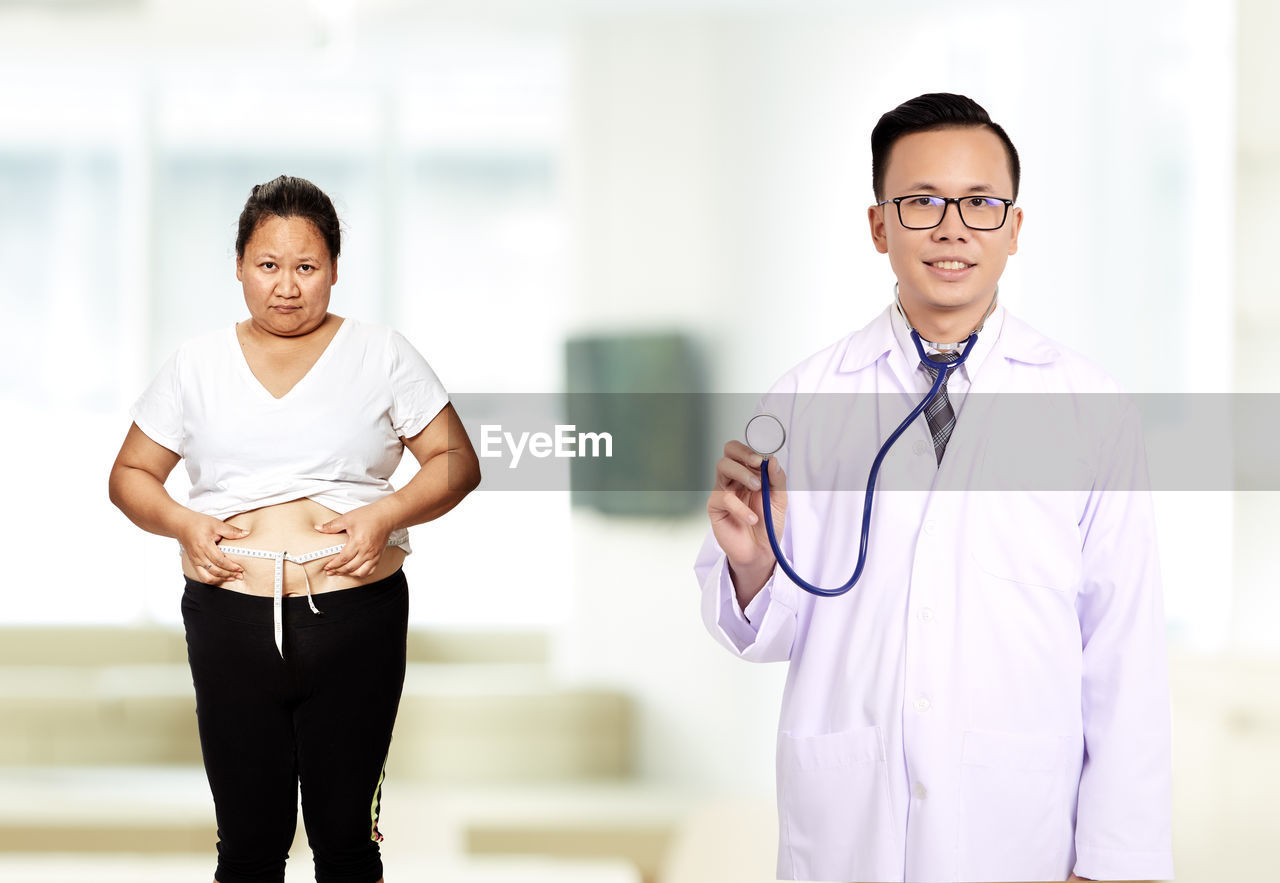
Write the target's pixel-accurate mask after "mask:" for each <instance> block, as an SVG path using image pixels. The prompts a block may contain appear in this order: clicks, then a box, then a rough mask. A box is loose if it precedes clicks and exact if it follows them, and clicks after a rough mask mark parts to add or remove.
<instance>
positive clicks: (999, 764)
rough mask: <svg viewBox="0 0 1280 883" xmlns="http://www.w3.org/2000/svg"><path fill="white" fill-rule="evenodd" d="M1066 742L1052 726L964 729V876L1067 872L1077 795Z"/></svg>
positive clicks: (1034, 876) (1054, 876)
mask: <svg viewBox="0 0 1280 883" xmlns="http://www.w3.org/2000/svg"><path fill="white" fill-rule="evenodd" d="M1067 750H1068V742H1067V740H1066V739H1065V738H1063V737H1061V736H1057V735H1054V734H1052V733H1002V732H988V731H982V730H968V731H966V732H965V734H964V742H963V747H962V750H961V760H960V763H961V770H960V773H961V810H962V811H961V815H960V820H961V822H960V824H961V837H960V872H961V873H960V876H961V877H962V878H963V879H966V880H1063V879H1066V877H1067V875H1068V874H1069V873H1070V869H1071V862H1072V857H1073V855H1074V832H1075V826H1074V817H1075V803H1076V801H1075V796H1076V795H1075V781H1074V779H1073V778H1072V775H1071V770H1072V766H1071V764H1069V763H1068V762H1067V760H1068V759H1067Z"/></svg>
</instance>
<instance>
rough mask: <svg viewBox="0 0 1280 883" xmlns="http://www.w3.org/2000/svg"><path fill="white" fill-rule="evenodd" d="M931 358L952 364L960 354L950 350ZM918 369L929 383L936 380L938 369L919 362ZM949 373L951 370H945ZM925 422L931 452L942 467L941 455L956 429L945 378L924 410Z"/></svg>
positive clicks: (954, 413) (954, 415)
mask: <svg viewBox="0 0 1280 883" xmlns="http://www.w3.org/2000/svg"><path fill="white" fill-rule="evenodd" d="M931 358H933V359H936V360H937V361H939V362H954V361H955V360H956V359H958V358H960V354H959V353H957V352H953V351H951V350H945V351H943V352H940V353H935V354H934V355H933V356H931ZM920 367H921V368H923V369H924V370H925V372H926V373H927V374H928V375H929V382H930V383H932V382H933V381H935V380H937V379H938V369H937V368H934V367H933V366H932V365H930V364H929V363H928V362H921V363H920ZM947 373H948V374H950V373H951V369H947ZM924 417H925V420H927V421H928V423H929V432H930V433H931V434H932V435H933V452H934V454H936V455H937V457H938V465H942V454H943V452H945V451H946V450H947V440H948V439H949V438H951V430H953V429H955V428H956V412H955V411H954V410H953V409H952V407H951V400H950V399H948V398H947V378H945V377H944V378H943V380H942V386H941V387H940V388H939V389H938V394H937V395H936V396H934V397H933V401H931V402H930V403H929V407H927V408H925V409H924Z"/></svg>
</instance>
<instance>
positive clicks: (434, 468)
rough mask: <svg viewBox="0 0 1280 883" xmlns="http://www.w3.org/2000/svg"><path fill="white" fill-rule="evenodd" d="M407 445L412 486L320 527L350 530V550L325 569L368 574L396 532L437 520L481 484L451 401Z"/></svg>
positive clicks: (473, 455)
mask: <svg viewBox="0 0 1280 883" xmlns="http://www.w3.org/2000/svg"><path fill="white" fill-rule="evenodd" d="M404 444H405V447H407V448H408V449H409V451H410V452H411V453H412V454H413V456H414V457H415V458H416V459H417V461H418V466H419V468H418V472H417V474H416V475H414V477H413V478H412V479H411V480H410V481H409V482H408V484H406V485H405V486H404V487H402V488H401V489H400V490H398V491H396V492H395V493H394V494H391V495H390V496H386V497H383V498H382V499H381V500H378V501H377V502H376V503H370V504H369V505H367V506H361V507H360V508H358V509H352V510H351V511H350V512H348V513H347V514H346V515H341V516H339V517H338V518H334V519H332V520H330V521H328V522H326V523H324V524H319V525H316V530H318V531H320V532H321V533H342V532H344V531H345V532H346V534H347V546H346V548H345V549H343V550H342V551H341V552H340V553H339V554H337V555H335V556H334V557H333V558H332V559H330V560H329V562H328V563H326V564H325V567H324V569H325V572H326V573H336V574H343V575H350V576H368V575H369V574H370V573H373V570H374V568H375V567H376V566H377V564H378V559H379V558H381V557H382V553H383V551H384V550H385V549H386V547H387V537H388V536H390V535H391V532H392V531H393V530H398V529H399V528H402V527H412V526H413V525H415V524H422V523H423V522H424V521H431V520H432V519H435V518H439V517H440V516H441V515H443V514H444V513H446V512H448V511H449V510H450V509H452V508H453V507H454V506H456V505H458V503H460V502H462V498H463V497H465V496H466V495H467V494H469V493H471V492H472V491H473V490H475V489H476V486H477V485H479V484H480V460H479V458H477V457H476V452H475V449H474V448H472V447H471V439H469V438H468V437H467V430H466V427H464V426H463V425H462V420H461V418H459V417H458V412H457V411H455V410H454V409H453V405H445V406H444V408H443V409H442V410H441V411H440V413H439V414H437V415H436V416H435V417H434V418H433V419H432V420H431V422H430V423H428V424H427V426H426V428H425V429H423V430H422V431H421V432H419V433H418V434H417V435H415V436H414V437H413V438H407V439H405V440H404Z"/></svg>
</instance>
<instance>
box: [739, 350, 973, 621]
mask: <svg viewBox="0 0 1280 883" xmlns="http://www.w3.org/2000/svg"><path fill="white" fill-rule="evenodd" d="M911 340H912V342H914V343H915V345H916V352H917V353H919V354H920V361H922V362H925V363H927V364H929V365H933V366H935V367H936V368H938V376H937V377H935V378H934V380H933V386H931V387H930V388H929V392H928V393H926V394H925V397H924V398H923V399H921V400H920V404H918V405H916V406H915V408H913V409H912V411H911V413H910V414H908V415H907V418H906V419H905V420H903V421H902V422H901V423H899V424H898V428H897V429H895V430H894V431H893V432H892V433H891V434H890V435H889V437H888V438H887V439H885V442H884V444H883V445H881V446H880V451H879V452H878V453H877V454H876V458H875V460H873V461H872V462H871V472H870V473H869V474H868V475H867V495H866V497H865V498H864V500H863V503H862V539H861V541H860V542H859V545H858V566H857V567H855V568H854V569H853V576H851V577H849V581H848V582H847V583H845V584H844V585H842V586H838V587H837V588H834V589H824V588H823V587H822V586H815V585H814V584H813V583H811V582H809V581H807V580H805V579H803V578H802V577H801V576H800V574H798V573H796V572H795V569H794V568H793V567H792V566H791V562H789V561H787V556H786V555H784V554H782V548H781V547H780V546H779V545H778V537H777V534H776V533H775V532H774V529H773V509H772V508H771V507H770V505H769V458H768V457H765V458H764V459H763V460H761V461H760V500H761V504H762V505H761V511H762V512H763V513H764V529H765V532H766V533H768V534H769V545H770V547H772V549H773V556H774V558H776V559H777V560H778V566H779V567H781V568H782V572H783V573H785V574H786V575H787V576H788V577H789V578H790V579H791V581H792V582H793V583H795V584H796V585H798V586H799V587H800V588H802V589H804V590H805V591H806V592H809V593H810V594H813V595H819V596H821V597H823V598H835V597H837V596H839V595H843V594H844V593H845V592H847V591H849V590H850V589H852V588H853V586H854V583H856V582H857V581H858V579H859V578H860V577H861V576H862V569H863V568H864V567H866V564H867V540H868V537H869V536H870V534H871V503H872V501H873V500H874V499H875V487H876V479H877V478H879V477H880V464H881V463H883V462H884V458H885V456H886V455H887V454H888V453H889V449H890V448H891V447H893V443H894V442H896V441H897V440H898V438H899V437H900V436H901V435H902V433H904V432H906V431H907V427H908V426H910V425H911V424H912V423H914V422H915V419H916V418H917V417H919V416H920V414H921V413H922V412H923V411H924V409H925V408H927V407H929V403H930V402H931V401H933V398H934V396H936V395H937V394H938V390H939V389H941V388H942V384H943V383H945V382H946V379H947V371H948V370H949V369H952V368H959V367H960V366H961V365H963V364H964V362H965V359H967V358H969V353H970V352H971V351H972V350H973V346H974V344H976V343H977V342H978V332H976V331H975V332H974V333H973V334H970V335H969V340H968V342H966V343H965V346H964V350H963V351H962V352H961V353H960V358H958V359H956V360H955V361H953V362H935V361H934V360H933V359H930V358H929V357H928V356H927V355H926V354H925V351H924V344H922V343H921V342H920V335H919V334H918V333H917V332H916V331H915V329H912V331H911Z"/></svg>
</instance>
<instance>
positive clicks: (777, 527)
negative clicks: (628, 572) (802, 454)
mask: <svg viewBox="0 0 1280 883" xmlns="http://www.w3.org/2000/svg"><path fill="white" fill-rule="evenodd" d="M747 436H748V441H750V442H751V443H752V445H753V446H755V447H756V449H757V450H759V451H765V452H769V453H773V452H776V451H777V450H778V449H779V448H781V447H782V441H783V438H784V437H783V436H782V424H781V423H779V422H778V421H777V420H776V418H773V417H771V416H770V415H758V418H753V420H752V422H751V423H749V424H748V425H747ZM775 436H776V438H775ZM775 442H776V443H775ZM757 450H752V448H750V447H748V446H747V445H745V444H743V443H742V442H740V441H731V442H729V443H728V444H726V445H725V446H724V456H723V457H721V458H720V460H719V461H718V462H717V463H716V484H715V489H714V490H712V491H711V496H710V497H709V498H708V499H707V516H708V517H709V518H710V519H711V532H712V533H713V534H714V535H715V538H716V542H717V543H719V544H720V548H721V549H722V550H724V553H725V556H726V557H727V558H728V559H729V568H730V573H731V575H732V576H733V584H734V587H735V588H736V589H737V594H738V602H739V603H740V604H741V605H742V606H743V607H746V606H747V604H749V603H750V601H751V599H752V598H754V597H755V596H756V594H757V593H758V592H759V591H760V589H761V588H762V587H763V586H764V584H765V583H766V582H768V581H769V576H770V575H771V574H772V573H773V568H774V564H775V563H776V560H777V559H776V558H775V557H774V554H773V549H772V548H771V547H770V544H769V535H768V532H767V531H766V529H765V523H764V511H763V505H764V504H763V498H762V496H761V493H760V463H761V462H762V461H763V460H764V457H763V456H762V455H761V454H760V453H757ZM769 489H770V494H769V508H770V509H771V510H772V515H773V525H774V531H775V532H776V534H777V535H778V536H781V535H782V528H783V525H784V524H785V522H786V514H787V476H786V473H784V472H783V471H782V467H781V466H780V465H778V460H777V458H774V457H770V459H769Z"/></svg>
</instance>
